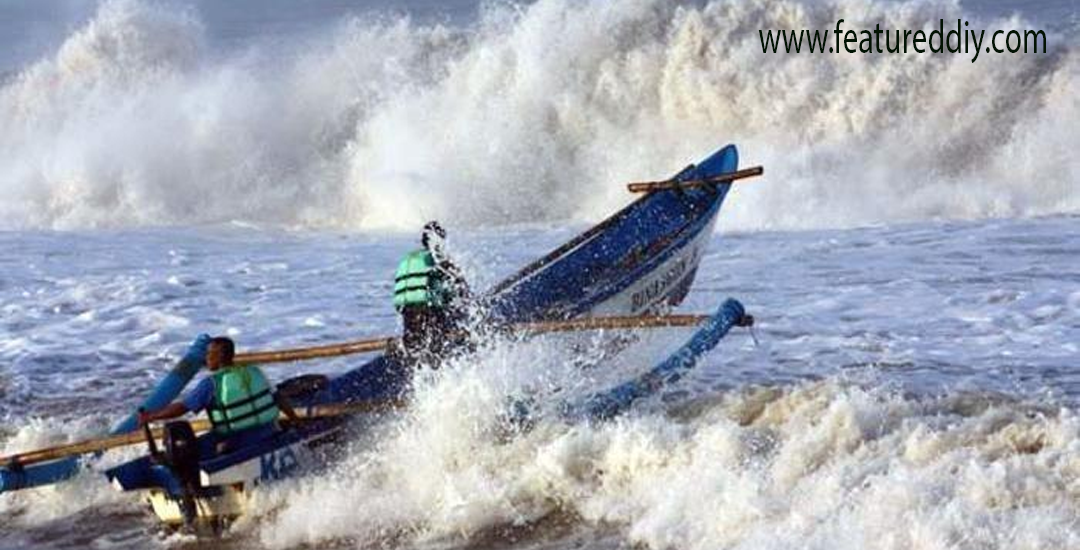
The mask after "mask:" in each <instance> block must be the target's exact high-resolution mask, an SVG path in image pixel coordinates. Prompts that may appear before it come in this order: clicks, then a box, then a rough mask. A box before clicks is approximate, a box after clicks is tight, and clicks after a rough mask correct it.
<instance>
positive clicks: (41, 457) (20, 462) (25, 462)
mask: <svg viewBox="0 0 1080 550" xmlns="http://www.w3.org/2000/svg"><path fill="white" fill-rule="evenodd" d="M402 404H403V402H402V401H398V400H386V401H365V402H360V403H330V404H326V405H318V406H316V407H314V408H313V409H312V410H311V412H310V414H309V412H308V410H307V409H298V410H297V411H296V414H297V416H299V417H301V418H310V419H314V418H328V417H332V416H343V415H347V414H360V413H371V412H379V411H387V410H390V409H395V408H399V407H401V406H402ZM282 419H283V420H284V419H285V417H284V416H282ZM191 427H192V429H194V430H195V431H196V432H205V431H209V430H210V428H211V425H210V421H209V420H206V419H199V420H193V421H192V422H191ZM152 432H153V434H154V437H155V438H158V439H161V438H162V437H163V436H164V429H163V428H162V427H160V426H159V427H156V428H154V429H153V430H152ZM145 441H146V436H145V435H143V432H141V431H137V432H131V433H126V434H121V435H113V436H108V437H101V438H96V439H89V440H86V441H79V442H75V443H68V444H65V445H57V446H55V447H49V448H46V449H38V450H36V451H27V452H25V453H17V454H13V455H9V456H5V457H0V467H8V468H10V467H13V466H29V465H31V464H37V463H40V462H48V461H50V460H57V459H60V458H65V457H68V456H74V455H81V454H87V453H96V452H101V451H107V450H109V449H115V448H117V447H125V446H128V445H137V444H139V443H143V442H145Z"/></svg>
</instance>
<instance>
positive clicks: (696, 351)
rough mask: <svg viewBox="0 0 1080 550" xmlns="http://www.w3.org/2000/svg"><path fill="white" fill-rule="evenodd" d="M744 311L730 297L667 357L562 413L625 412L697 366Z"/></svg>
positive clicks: (602, 415)
mask: <svg viewBox="0 0 1080 550" xmlns="http://www.w3.org/2000/svg"><path fill="white" fill-rule="evenodd" d="M745 314H746V311H745V310H744V309H743V306H742V304H741V303H739V301H738V300H735V299H732V298H728V299H727V300H726V301H724V303H723V304H721V306H720V309H719V310H717V312H716V313H715V314H714V315H713V316H712V317H710V318H709V320H708V321H706V322H705V324H704V325H702V326H701V328H699V329H698V330H697V332H695V333H694V335H693V336H692V337H691V338H690V340H689V341H687V342H686V343H685V344H683V346H682V347H680V348H679V349H678V350H676V351H675V353H673V354H672V355H671V356H670V357H668V358H667V359H666V360H664V361H663V362H661V363H660V364H659V365H657V366H655V367H653V368H652V369H651V370H649V371H648V372H646V373H645V374H642V375H641V376H639V377H637V378H634V379H632V380H629V381H627V382H624V383H622V384H619V385H618V386H615V387H613V388H610V389H607V390H604V391H601V392H598V393H595V394H593V395H591V396H589V397H587V398H586V399H584V400H582V401H581V402H579V403H575V404H569V405H567V406H565V407H564V408H563V410H562V414H563V416H564V417H566V418H568V419H570V420H575V421H578V420H604V419H608V418H611V417H613V416H615V415H618V414H620V413H622V412H623V411H625V410H626V409H628V408H630V405H632V404H633V403H634V401H637V400H638V399H641V398H644V397H648V396H651V395H656V394H657V393H659V391H660V390H661V389H663V388H664V387H666V386H668V385H670V384H673V383H675V382H677V381H678V380H679V379H681V378H682V377H683V375H685V374H686V373H687V372H689V371H690V369H692V368H694V366H695V365H697V362H698V359H700V358H701V356H702V355H704V354H706V353H708V352H709V351H710V350H712V349H713V348H714V347H716V345H717V344H718V343H720V340H721V339H723V337H724V336H725V335H727V333H728V331H729V330H731V327H733V326H735V325H736V324H737V323H738V322H739V321H740V320H741V319H742V318H743V316H744V315H745Z"/></svg>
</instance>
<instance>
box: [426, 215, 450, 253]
mask: <svg viewBox="0 0 1080 550" xmlns="http://www.w3.org/2000/svg"><path fill="white" fill-rule="evenodd" d="M445 240H446V230H445V229H443V227H442V226H441V225H439V222H436V221H430V222H427V223H426V224H424V230H423V231H422V232H421V233H420V244H422V245H423V246H424V248H426V249H427V250H428V252H431V253H432V254H435V255H437V254H441V253H442V250H443V241H445Z"/></svg>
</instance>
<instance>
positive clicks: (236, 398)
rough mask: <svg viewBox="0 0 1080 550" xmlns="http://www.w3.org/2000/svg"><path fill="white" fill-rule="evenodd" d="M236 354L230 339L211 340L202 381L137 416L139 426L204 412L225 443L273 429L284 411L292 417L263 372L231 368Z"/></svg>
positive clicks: (247, 367)
mask: <svg viewBox="0 0 1080 550" xmlns="http://www.w3.org/2000/svg"><path fill="white" fill-rule="evenodd" d="M235 353H236V346H235V344H234V343H233V341H232V340H231V339H229V338H226V337H223V336H219V337H217V338H212V339H211V340H210V343H209V345H208V346H207V349H206V367H207V369H208V370H209V371H210V376H207V377H206V378H203V379H202V380H201V381H200V382H199V383H198V384H197V385H196V386H195V388H194V389H192V390H191V391H189V392H188V393H187V394H186V395H184V398H183V399H182V400H180V401H177V402H174V403H171V404H169V405H166V406H165V407H163V408H161V409H159V410H157V411H150V412H143V413H140V414H139V423H140V425H143V424H146V423H148V422H153V421H155V420H167V419H170V418H176V417H179V416H182V415H184V414H187V413H189V412H199V411H204V410H205V411H206V412H207V415H208V416H209V417H210V424H211V425H212V426H213V434H214V435H215V436H217V437H218V438H220V439H221V440H222V441H224V440H226V439H234V438H242V437H243V436H244V435H246V434H252V433H255V432H262V431H265V430H268V429H269V430H272V429H275V428H276V421H277V418H278V415H279V414H280V413H281V412H283V411H284V412H285V414H286V415H287V416H289V417H290V418H295V413H293V411H292V409H291V408H290V407H289V406H288V404H287V403H285V402H284V401H282V400H279V399H278V398H277V397H276V396H275V395H274V391H273V388H272V387H271V385H270V382H269V381H268V380H267V378H266V375H265V374H263V372H262V369H260V368H259V367H257V366H255V365H233V356H234V355H235ZM260 428H261V430H259V429H260Z"/></svg>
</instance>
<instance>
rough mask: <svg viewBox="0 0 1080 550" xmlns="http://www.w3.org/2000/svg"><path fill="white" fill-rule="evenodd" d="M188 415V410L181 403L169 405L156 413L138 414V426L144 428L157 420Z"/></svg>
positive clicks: (145, 412)
mask: <svg viewBox="0 0 1080 550" xmlns="http://www.w3.org/2000/svg"><path fill="white" fill-rule="evenodd" d="M187 413H188V408H187V406H186V405H184V403H183V402H182V401H177V402H175V403H169V404H168V405H165V406H164V407H162V408H160V409H158V410H156V411H144V412H141V413H139V426H140V427H142V426H145V425H146V424H149V423H151V422H155V421H158V420H168V419H170V418H176V417H178V416H184V415H185V414H187Z"/></svg>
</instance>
